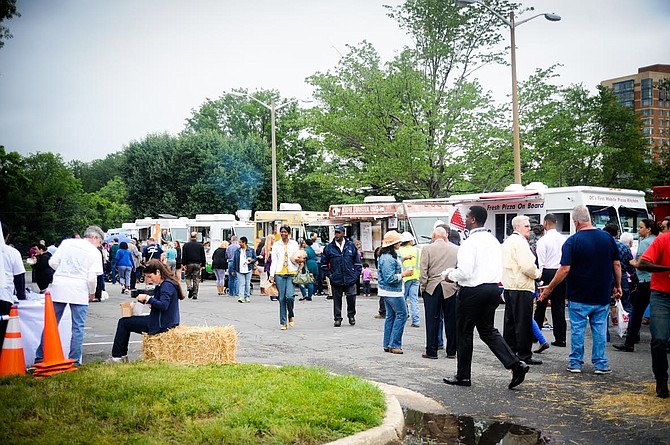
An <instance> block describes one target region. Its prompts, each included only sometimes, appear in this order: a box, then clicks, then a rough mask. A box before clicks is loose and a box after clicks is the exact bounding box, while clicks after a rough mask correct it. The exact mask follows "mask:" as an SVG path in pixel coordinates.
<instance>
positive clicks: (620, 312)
mask: <svg viewBox="0 0 670 445" xmlns="http://www.w3.org/2000/svg"><path fill="white" fill-rule="evenodd" d="M616 318H617V332H618V333H619V337H621V338H623V336H624V335H625V334H626V331H627V330H628V319H629V317H628V312H626V311H625V310H624V308H623V304H622V303H621V300H616Z"/></svg>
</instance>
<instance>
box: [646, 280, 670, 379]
mask: <svg viewBox="0 0 670 445" xmlns="http://www.w3.org/2000/svg"><path fill="white" fill-rule="evenodd" d="M650 303H651V313H650V314H651V317H650V318H651V322H650V324H649V330H650V331H651V369H652V370H653V371H654V377H655V378H656V380H665V379H667V378H668V354H667V352H666V345H667V342H668V338H669V337H670V294H668V293H665V292H659V291H657V290H652V291H651V298H650Z"/></svg>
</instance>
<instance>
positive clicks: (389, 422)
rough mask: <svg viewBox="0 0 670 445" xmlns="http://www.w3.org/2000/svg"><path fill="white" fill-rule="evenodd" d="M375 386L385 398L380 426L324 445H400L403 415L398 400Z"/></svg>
mask: <svg viewBox="0 0 670 445" xmlns="http://www.w3.org/2000/svg"><path fill="white" fill-rule="evenodd" d="M371 383H373V384H375V385H377V386H378V387H379V388H380V389H381V390H382V391H384V394H385V396H386V415H385V416H384V420H383V421H382V424H381V425H380V426H377V427H374V428H371V429H369V430H365V431H361V432H360V433H356V434H354V435H353V436H348V437H343V438H342V439H338V440H336V441H334V442H328V443H327V444H325V445H400V444H402V438H403V436H404V429H405V415H404V414H403V412H402V408H401V407H400V402H398V399H397V398H396V397H395V396H394V395H393V394H391V393H390V392H389V391H387V390H385V389H384V387H382V385H380V384H378V383H376V382H371Z"/></svg>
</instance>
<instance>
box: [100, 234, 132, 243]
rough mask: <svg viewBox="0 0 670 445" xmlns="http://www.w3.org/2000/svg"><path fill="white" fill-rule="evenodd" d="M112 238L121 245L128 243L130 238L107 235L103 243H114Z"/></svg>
mask: <svg viewBox="0 0 670 445" xmlns="http://www.w3.org/2000/svg"><path fill="white" fill-rule="evenodd" d="M114 238H118V239H119V243H122V242H126V243H130V238H128V237H127V236H126V235H121V234H118V235H109V236H108V237H107V238H106V239H105V242H106V243H111V242H112V241H114Z"/></svg>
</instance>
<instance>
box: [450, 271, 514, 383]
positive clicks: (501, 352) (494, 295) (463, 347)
mask: <svg viewBox="0 0 670 445" xmlns="http://www.w3.org/2000/svg"><path fill="white" fill-rule="evenodd" d="M499 302H500V294H499V291H498V284H497V283H495V284H494V283H490V284H480V285H479V286H476V287H463V288H461V290H460V292H459V293H458V370H457V371H456V377H458V378H459V379H470V373H471V368H472V339H473V333H474V329H475V328H477V332H478V333H479V338H481V340H482V341H483V342H484V343H485V344H486V346H488V347H489V349H490V350H491V352H493V354H494V355H495V356H496V357H497V358H498V360H500V362H501V363H502V364H503V366H504V367H505V368H506V369H511V368H513V367H514V365H516V364H517V363H519V359H518V357H517V356H516V355H514V352H512V350H511V349H510V347H509V345H508V344H507V343H505V340H504V339H503V337H502V335H500V332H498V330H497V329H496V328H495V327H494V326H493V323H494V321H495V315H496V308H497V307H498V304H499Z"/></svg>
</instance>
